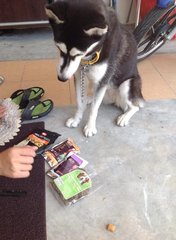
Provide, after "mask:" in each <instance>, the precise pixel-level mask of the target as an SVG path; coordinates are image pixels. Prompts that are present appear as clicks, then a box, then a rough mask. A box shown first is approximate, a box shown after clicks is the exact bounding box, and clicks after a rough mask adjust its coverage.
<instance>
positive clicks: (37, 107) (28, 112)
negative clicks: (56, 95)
mask: <svg viewBox="0 0 176 240" xmlns="http://www.w3.org/2000/svg"><path fill="white" fill-rule="evenodd" d="M52 109H53V101H52V100H50V99H47V100H45V101H43V102H41V101H38V100H31V101H30V102H29V104H28V105H27V107H26V108H25V109H24V110H23V111H22V115H21V118H22V120H32V119H37V118H41V117H44V116H46V115H47V114H48V113H49V112H50V111H51V110H52Z"/></svg>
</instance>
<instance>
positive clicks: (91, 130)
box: [84, 124, 97, 137]
mask: <svg viewBox="0 0 176 240" xmlns="http://www.w3.org/2000/svg"><path fill="white" fill-rule="evenodd" d="M96 133H97V129H96V127H95V126H90V125H89V124H87V125H86V126H85V127H84V135H85V136H86V137H92V136H93V135H95V134H96Z"/></svg>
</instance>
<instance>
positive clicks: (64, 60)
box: [46, 0, 144, 137]
mask: <svg viewBox="0 0 176 240" xmlns="http://www.w3.org/2000/svg"><path fill="white" fill-rule="evenodd" d="M46 13H47V15H48V17H49V21H50V24H51V26H52V29H53V34H54V41H55V44H56V46H57V48H58V50H59V55H60V60H59V64H58V67H57V71H58V79H59V80H60V81H67V80H68V79H70V78H71V77H72V76H73V75H74V76H75V80H76V93H77V111H76V113H75V116H74V117H73V118H70V119H68V120H67V122H66V125H67V126H68V127H77V126H78V124H79V123H80V121H81V119H82V116H83V112H84V110H85V109H86V106H87V104H88V103H89V102H90V101H89V100H88V98H87V96H86V86H87V82H91V83H92V85H93V96H92V101H91V107H90V115H89V118H88V121H87V124H86V126H85V128H84V134H85V136H87V137H90V136H93V135H94V134H96V133H97V128H96V118H97V114H98V109H99V106H100V104H101V102H102V100H103V98H104V97H105V95H106V97H105V98H106V99H107V98H108V101H109V102H110V103H115V104H116V105H117V106H118V107H120V108H121V109H122V110H123V114H121V115H120V116H119V117H118V119H117V125H119V126H125V125H127V124H128V122H129V120H130V118H131V117H132V116H133V115H134V113H135V112H137V111H138V110H139V108H140V107H142V106H143V102H144V101H143V97H142V94H141V79H140V76H139V73H138V70H137V61H136V55H137V50H136V42H135V40H134V37H133V35H132V34H131V33H130V32H129V31H127V30H126V29H125V28H124V27H123V26H122V25H121V24H120V23H119V21H118V19H117V16H116V13H115V11H114V10H113V9H111V8H110V7H108V6H106V5H105V4H104V2H103V1H102V0H58V1H55V2H54V3H52V4H50V5H47V6H46Z"/></svg>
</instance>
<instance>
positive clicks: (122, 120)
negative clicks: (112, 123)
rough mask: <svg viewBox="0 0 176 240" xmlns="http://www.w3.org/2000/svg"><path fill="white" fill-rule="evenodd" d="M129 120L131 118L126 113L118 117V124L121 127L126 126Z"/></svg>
mask: <svg viewBox="0 0 176 240" xmlns="http://www.w3.org/2000/svg"><path fill="white" fill-rule="evenodd" d="M128 122H129V118H128V117H127V115H126V114H125V113H124V114H122V115H120V116H119V117H118V118H117V125H118V126H120V127H125V126H126V125H127V124H128Z"/></svg>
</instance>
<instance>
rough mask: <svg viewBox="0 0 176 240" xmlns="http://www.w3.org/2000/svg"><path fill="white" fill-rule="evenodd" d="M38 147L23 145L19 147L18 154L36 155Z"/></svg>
mask: <svg viewBox="0 0 176 240" xmlns="http://www.w3.org/2000/svg"><path fill="white" fill-rule="evenodd" d="M37 149H38V148H37V147H35V146H23V147H17V151H18V154H19V155H21V156H28V157H35V156H36V152H35V151H36V150H37Z"/></svg>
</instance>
